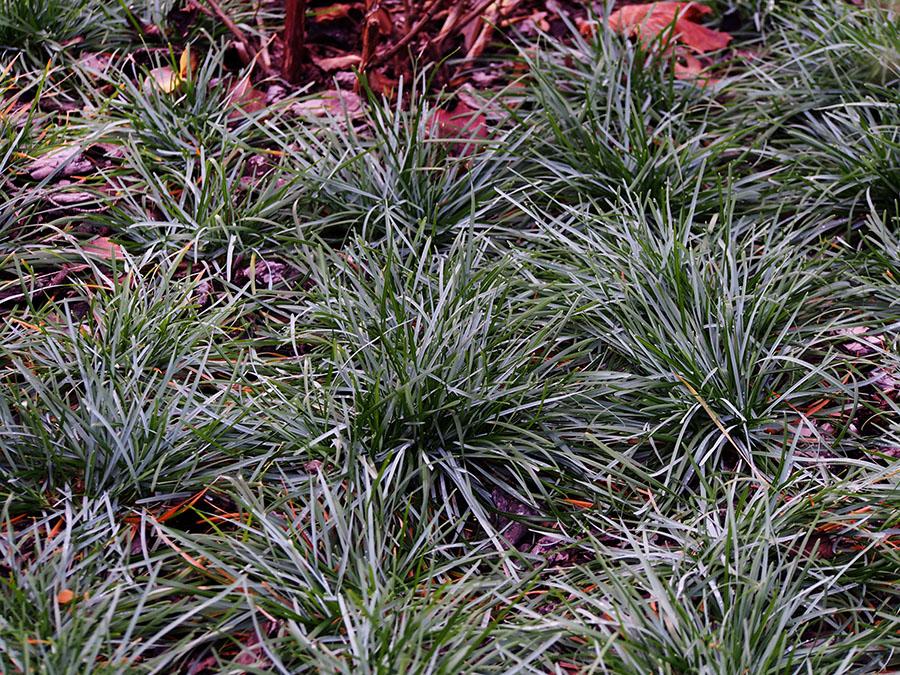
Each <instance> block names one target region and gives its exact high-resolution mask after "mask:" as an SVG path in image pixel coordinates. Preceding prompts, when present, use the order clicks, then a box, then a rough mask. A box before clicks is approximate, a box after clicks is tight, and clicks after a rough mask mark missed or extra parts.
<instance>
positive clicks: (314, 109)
mask: <svg viewBox="0 0 900 675" xmlns="http://www.w3.org/2000/svg"><path fill="white" fill-rule="evenodd" d="M291 111H292V112H294V113H296V114H298V115H313V116H316V117H319V116H322V115H328V114H331V115H337V116H339V117H342V116H344V115H347V116H349V117H350V118H356V117H359V116H360V115H362V113H363V102H362V99H361V98H360V96H359V94H355V93H354V92H352V91H348V90H345V89H329V90H328V91H323V92H322V93H321V94H320V95H319V96H318V97H316V98H311V99H307V100H305V101H300V102H299V103H295V104H294V105H292V106H291Z"/></svg>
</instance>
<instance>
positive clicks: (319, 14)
mask: <svg viewBox="0 0 900 675" xmlns="http://www.w3.org/2000/svg"><path fill="white" fill-rule="evenodd" d="M348 16H350V5H345V4H343V3H338V4H335V5H328V7H322V8H321V9H314V10H313V19H314V20H315V21H316V22H317V23H327V22H328V21H336V20H338V19H345V18H347V17H348Z"/></svg>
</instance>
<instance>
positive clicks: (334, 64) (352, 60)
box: [312, 54, 362, 73]
mask: <svg viewBox="0 0 900 675" xmlns="http://www.w3.org/2000/svg"><path fill="white" fill-rule="evenodd" d="M312 60H313V63H315V64H316V65H317V66H319V68H321V69H322V70H324V71H325V72H326V73H330V72H331V71H333V70H345V69H346V68H349V67H350V66H356V65H359V63H360V62H361V61H362V57H361V56H360V55H359V54H344V55H343V56H333V57H331V58H326V59H320V58H316V57H315V56H314V57H312Z"/></svg>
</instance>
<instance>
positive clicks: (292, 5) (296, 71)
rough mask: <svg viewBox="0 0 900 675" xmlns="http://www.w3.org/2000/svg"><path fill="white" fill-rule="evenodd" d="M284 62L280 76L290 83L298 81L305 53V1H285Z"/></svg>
mask: <svg viewBox="0 0 900 675" xmlns="http://www.w3.org/2000/svg"><path fill="white" fill-rule="evenodd" d="M285 10H286V14H285V22H284V61H283V62H282V65H281V74H282V76H283V77H284V79H285V80H287V81H288V82H292V83H295V84H296V83H297V82H299V81H300V75H301V72H300V67H301V65H302V63H303V56H304V55H305V53H306V0H285Z"/></svg>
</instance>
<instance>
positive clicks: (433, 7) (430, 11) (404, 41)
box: [369, 0, 493, 67]
mask: <svg viewBox="0 0 900 675" xmlns="http://www.w3.org/2000/svg"><path fill="white" fill-rule="evenodd" d="M492 1H493V0H492ZM440 6H441V0H432V2H431V4H430V5H429V6H428V8H427V9H425V10H424V11H423V13H422V18H421V19H419V20H418V21H417V22H416V24H415V25H414V26H413V27H412V28H410V29H409V31H407V33H406V35H404V36H403V37H402V38H400V40H398V41H397V43H396V44H395V45H394V46H393V47H391V48H390V49H388V50H387V51H384V52H382V53H381V54H378V55H376V56H375V57H374V58H373V59H372V61H371V62H370V63H369V67H374V66H379V65H381V64H382V63H384V62H385V61H387V60H389V59H390V58H391V57H393V56H395V55H396V54H397V53H398V52H399V51H400V50H401V49H403V48H404V47H405V46H406V45H408V44H409V43H410V42H412V39H413V38H414V37H415V36H416V35H418V34H419V33H420V32H421V30H422V29H423V28H424V27H425V25H426V24H427V23H428V22H429V21H431V19H432V17H433V16H434V15H435V13H436V12H437V10H438V8H439V7H440Z"/></svg>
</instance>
